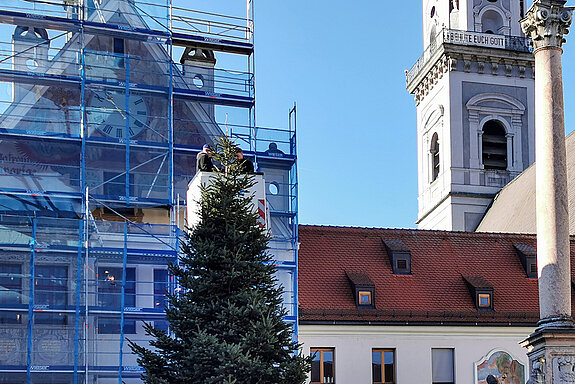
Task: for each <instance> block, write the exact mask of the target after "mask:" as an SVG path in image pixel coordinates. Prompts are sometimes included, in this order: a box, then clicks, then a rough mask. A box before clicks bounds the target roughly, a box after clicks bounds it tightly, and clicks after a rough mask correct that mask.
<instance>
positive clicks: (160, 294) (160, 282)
mask: <svg viewBox="0 0 575 384" xmlns="http://www.w3.org/2000/svg"><path fill="white" fill-rule="evenodd" d="M167 291H168V270H167V269H154V308H159V309H164V307H165V305H166V292H167Z"/></svg>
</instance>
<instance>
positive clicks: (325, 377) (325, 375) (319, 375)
mask: <svg viewBox="0 0 575 384" xmlns="http://www.w3.org/2000/svg"><path fill="white" fill-rule="evenodd" d="M310 352H311V356H312V358H313V360H312V363H311V383H312V384H323V383H335V365H334V352H335V349H334V348H311V350H310Z"/></svg>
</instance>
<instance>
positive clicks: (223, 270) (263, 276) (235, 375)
mask: <svg viewBox="0 0 575 384" xmlns="http://www.w3.org/2000/svg"><path fill="white" fill-rule="evenodd" d="M236 151H237V149H236V146H235V145H234V143H233V142H232V141H231V140H229V139H228V138H226V137H222V138H220V139H218V140H217V142H216V145H215V152H214V159H215V160H216V161H218V162H219V163H220V164H221V166H222V168H221V169H220V170H218V171H217V172H216V175H215V177H213V178H211V180H210V182H209V183H208V185H204V186H203V187H202V198H201V201H200V208H199V212H198V214H199V215H200V217H201V220H200V222H199V224H198V225H196V226H195V227H194V228H191V229H189V231H188V233H187V238H186V239H185V241H183V243H182V254H181V256H180V257H179V261H178V263H177V264H171V265H170V266H169V270H170V273H171V274H172V275H173V276H175V277H176V278H177V281H178V283H179V286H180V289H179V290H178V291H177V292H175V293H168V294H167V296H168V302H169V305H168V307H167V308H166V318H167V320H168V321H169V323H170V334H167V333H166V332H164V331H162V330H158V329H154V328H153V327H152V326H151V325H150V324H147V325H146V327H145V329H146V333H147V334H148V335H149V336H151V337H152V339H151V341H150V346H151V347H153V348H154V349H153V350H152V349H148V348H146V347H144V346H140V345H137V344H135V343H133V342H130V345H131V347H132V349H133V351H134V353H136V354H137V355H138V362H139V364H141V365H142V366H143V367H144V369H145V373H144V375H143V380H144V381H145V382H147V383H154V384H155V383H166V384H167V383H170V384H179V383H182V384H184V383H185V384H191V383H193V384H196V383H197V384H199V383H214V384H215V383H218V384H220V383H237V384H244V383H246V384H248V383H249V384H251V383H254V384H259V383H261V384H267V383H285V384H287V383H290V384H300V383H304V382H305V380H306V375H307V372H308V371H309V368H310V359H309V358H304V357H302V356H301V355H300V354H299V353H298V350H299V345H298V344H297V342H294V341H293V337H292V336H293V335H292V334H293V330H292V327H291V325H289V324H287V323H286V322H285V321H284V320H283V317H284V316H285V315H286V310H285V308H284V307H283V305H282V298H281V295H282V287H280V286H278V282H277V279H276V277H275V272H276V267H275V265H274V263H273V258H272V256H271V255H270V254H269V253H268V252H267V248H268V241H269V235H268V233H267V232H266V229H265V228H262V227H261V226H260V225H259V222H258V215H257V211H256V209H257V205H254V204H253V198H252V196H251V195H250V194H249V192H248V190H249V189H250V188H251V187H252V186H253V185H254V177H253V175H249V174H245V173H244V168H243V166H242V163H241V161H238V160H237V159H236V156H235V155H236Z"/></svg>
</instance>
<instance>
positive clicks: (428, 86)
mask: <svg viewBox="0 0 575 384" xmlns="http://www.w3.org/2000/svg"><path fill="white" fill-rule="evenodd" d="M525 11H526V9H525V2H524V0H519V1H511V0H451V1H437V0H424V1H423V41H424V53H423V55H422V56H421V58H420V59H419V60H418V61H417V63H416V64H415V65H414V66H413V68H411V70H410V71H408V72H407V89H408V91H409V92H410V93H412V94H413V95H414V96H415V101H416V105H417V138H418V144H417V146H418V147H417V153H418V155H417V156H418V185H419V187H418V196H419V197H418V200H419V202H418V205H419V209H418V221H417V223H418V225H419V227H420V228H423V229H444V230H458V231H463V230H464V231H473V230H475V228H476V227H477V225H478V224H479V222H480V220H481V218H482V217H483V214H484V213H485V211H486V209H487V207H488V206H489V205H490V204H491V202H492V200H493V197H494V196H495V194H496V193H497V192H498V191H499V190H500V189H501V188H502V187H503V186H505V185H506V184H507V183H508V182H509V181H511V180H512V179H513V178H514V177H515V176H517V175H518V174H519V173H521V172H522V171H523V170H524V169H526V168H527V167H528V166H529V165H530V164H531V163H533V161H534V160H535V147H534V140H535V135H534V132H535V130H534V129H535V128H534V126H535V123H534V88H533V87H534V72H533V63H534V60H533V56H532V54H531V53H530V52H529V45H528V41H527V40H526V39H525V37H524V35H523V33H522V31H521V28H520V24H519V20H520V19H521V18H522V17H523V16H524V13H525Z"/></svg>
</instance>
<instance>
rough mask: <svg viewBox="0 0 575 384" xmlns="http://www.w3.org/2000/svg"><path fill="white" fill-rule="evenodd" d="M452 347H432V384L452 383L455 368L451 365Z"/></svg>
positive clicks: (453, 381)
mask: <svg viewBox="0 0 575 384" xmlns="http://www.w3.org/2000/svg"><path fill="white" fill-rule="evenodd" d="M454 351H455V350H454V349H452V348H432V349H431V368H432V376H433V377H432V382H433V384H454V383H455V369H454V365H453V355H454Z"/></svg>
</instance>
